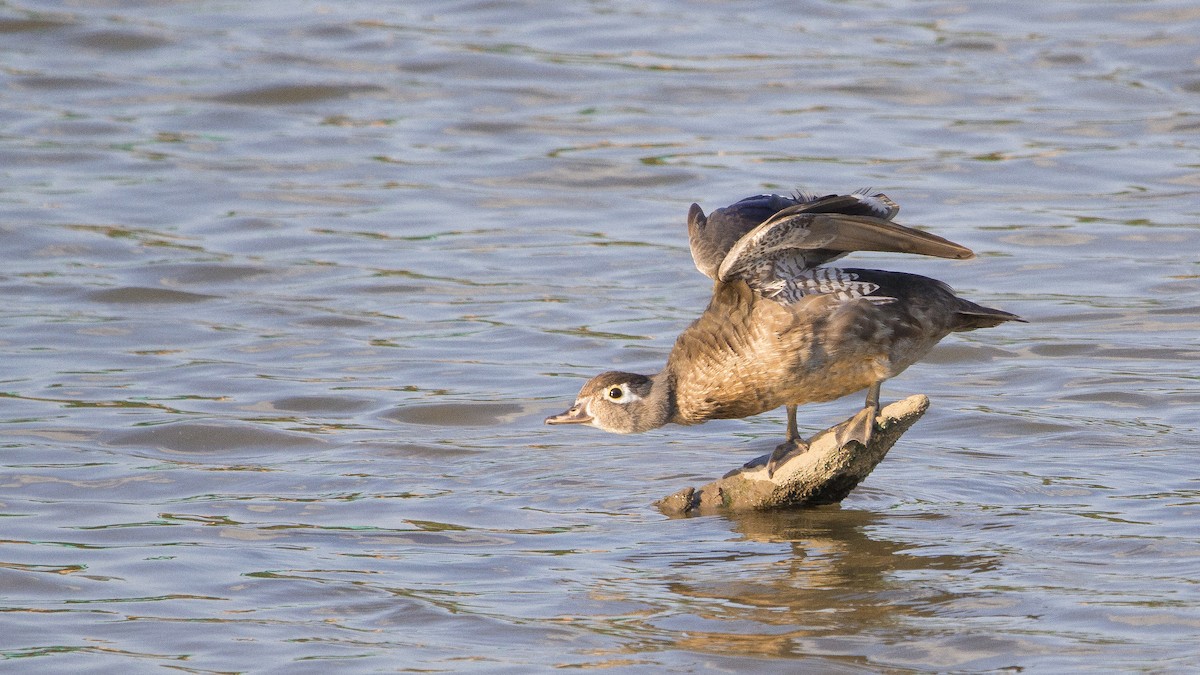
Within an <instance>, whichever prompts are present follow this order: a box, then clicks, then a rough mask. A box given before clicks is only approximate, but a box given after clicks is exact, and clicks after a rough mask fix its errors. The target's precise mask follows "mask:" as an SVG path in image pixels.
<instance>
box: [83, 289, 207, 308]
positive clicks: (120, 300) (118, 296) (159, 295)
mask: <svg viewBox="0 0 1200 675" xmlns="http://www.w3.org/2000/svg"><path fill="white" fill-rule="evenodd" d="M88 297H89V298H90V299H92V300H94V301H96V302H110V303H115V304H131V305H151V304H181V303H192V302H204V301H205V300H212V299H213V298H216V297H219V296H216V295H206V294H204V293H189V292H187V291H176V290H172V289H169V288H148V287H145V286H125V287H122V288H110V289H107V290H103V291H93V292H92V293H89V294H88Z"/></svg>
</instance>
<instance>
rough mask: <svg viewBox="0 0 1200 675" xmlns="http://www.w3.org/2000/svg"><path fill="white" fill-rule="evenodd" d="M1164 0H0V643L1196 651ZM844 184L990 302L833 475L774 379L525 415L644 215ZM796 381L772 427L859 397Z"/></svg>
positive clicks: (664, 271)
mask: <svg viewBox="0 0 1200 675" xmlns="http://www.w3.org/2000/svg"><path fill="white" fill-rule="evenodd" d="M1197 54H1200V10H1197V9H1196V8H1195V6H1194V3H1191V2H1183V1H1179V2H1169V1H1155V0H1149V1H1145V2H1107V3H1024V2H1012V3H988V4H985V3H952V2H938V1H934V2H920V3H917V2H872V3H859V2H848V3H845V2H838V3H835V2H803V3H783V2H778V3H752V4H746V3H731V4H721V3H700V2H683V3H679V2H654V1H653V0H652V1H651V2H621V1H619V0H612V1H609V0H597V1H596V2H588V3H528V4H523V3H501V2H406V3H387V4H384V3H365V2H363V3H355V2H343V3H296V2H278V1H271V0H267V1H264V2H255V3H227V2H195V3H156V2H137V3H128V2H105V1H103V0H96V1H91V0H88V1H83V2H41V3H27V2H5V3H2V4H0V65H2V69H0V102H2V105H0V178H2V180H0V260H2V261H3V267H2V268H0V285H2V288H3V298H4V303H3V306H2V309H0V326H2V332H0V354H2V359H3V361H2V362H3V368H2V369H0V380H2V383H0V396H2V400H0V422H2V423H3V427H2V429H3V434H2V436H0V439H2V448H3V450H2V455H0V457H2V459H3V461H2V468H0V515H3V516H4V517H3V519H2V520H0V523H2V524H3V537H2V539H3V542H2V543H0V609H2V610H3V611H0V657H2V658H3V659H4V661H3V663H4V665H6V666H11V667H17V668H20V669H23V670H28V671H37V672H64V673H67V672H69V673H79V672H118V671H129V672H134V671H136V672H150V671H154V672H159V671H161V670H163V669H170V670H178V671H185V672H217V671H251V672H287V673H304V672H313V673H316V672H321V673H324V672H331V671H335V670H336V672H374V671H404V670H418V671H478V672H529V671H542V670H550V669H556V668H590V669H610V670H616V671H635V670H645V671H647V672H708V671H711V672H720V671H738V672H749V671H754V672H799V671H806V672H812V671H824V672H875V671H878V670H888V671H893V672H895V671H904V670H909V669H911V670H918V671H980V670H993V671H994V670H1013V671H1015V670H1033V671H1040V672H1051V671H1053V672H1063V671H1078V670H1082V669H1088V668H1095V669H1112V670H1141V671H1149V672H1162V671H1187V670H1192V669H1195V668H1198V667H1200V647H1198V646H1197V645H1200V640H1198V639H1197V637H1198V635H1200V528H1198V526H1197V519H1198V517H1200V469H1197V458H1198V457H1200V454H1198V450H1200V443H1198V442H1197V435H1196V434H1197V422H1196V417H1197V410H1198V408H1200V386H1198V385H1200V368H1198V366H1197V360H1198V359H1200V265H1198V260H1200V256H1198V252H1200V227H1197V221H1198V219H1200V199H1198V193H1200V152H1198V151H1200V62H1198V61H1197ZM864 186H870V187H873V188H876V189H879V190H883V191H886V192H887V193H888V194H889V195H890V196H891V197H893V198H894V199H896V200H897V201H899V202H900V203H901V204H902V206H903V207H904V210H903V211H902V213H901V218H900V220H901V222H904V223H907V224H914V225H918V224H919V225H923V226H928V227H930V228H931V229H932V231H934V232H936V233H938V234H940V235H944V236H946V237H948V238H950V239H953V240H955V241H959V242H961V243H963V244H965V245H967V246H970V247H972V248H974V249H975V250H976V251H977V252H978V253H979V257H978V259H976V260H973V261H966V262H961V263H949V262H946V261H939V260H923V259H912V258H904V257H903V256H894V255H893V256H887V255H859V256H856V257H854V258H852V259H851V260H852V261H853V262H854V264H857V265H860V266H866V265H873V266H879V267H884V268H891V269H898V270H903V271H910V272H917V273H924V274H929V275H932V276H936V277H938V278H941V279H943V280H945V281H947V282H949V283H951V284H952V285H954V286H955V287H956V288H957V289H958V290H959V291H960V292H961V293H962V294H963V295H965V296H967V297H970V298H972V299H974V300H976V301H979V302H982V303H984V304H989V305H993V306H997V307H1002V308H1005V309H1008V310H1011V311H1015V312H1018V313H1021V314H1022V315H1024V316H1025V317H1026V318H1028V319H1030V320H1031V321H1032V323H1030V324H1029V325H1009V326H1004V327H1001V328H996V329H991V330H987V331H979V332H977V333H971V334H967V335H962V336H955V337H952V338H950V339H948V340H947V341H946V342H945V343H944V344H943V345H942V346H940V347H939V348H938V349H937V350H936V351H935V352H934V353H933V354H932V355H931V356H930V358H929V359H927V362H926V363H923V364H920V365H918V366H916V367H914V368H912V369H911V370H910V371H908V372H907V373H905V374H904V375H903V376H901V377H899V378H897V379H896V380H894V381H892V382H890V383H888V384H887V385H886V386H885V388H884V398H885V400H892V399H896V398H900V397H902V396H905V395H908V394H911V393H917V392H921V393H927V394H929V395H930V396H931V398H932V400H933V407H932V409H931V411H930V413H929V414H928V415H927V416H926V417H925V419H924V420H922V421H921V422H920V423H919V424H918V425H917V426H916V427H915V428H914V429H913V430H912V431H911V432H909V434H908V435H907V436H906V437H905V438H904V439H903V440H902V442H901V443H900V444H899V445H898V446H897V447H896V448H895V449H894V450H893V451H892V453H891V454H890V455H889V457H888V459H887V460H886V461H885V462H884V463H883V464H881V465H880V466H879V468H878V469H877V470H876V471H875V473H874V474H873V475H872V476H871V477H870V479H869V480H868V481H867V482H866V483H864V484H863V485H862V486H861V487H860V488H859V489H858V490H856V491H855V492H854V493H853V494H852V495H851V496H850V498H849V499H848V500H846V502H844V503H843V504H842V505H841V506H840V507H833V508H824V509H819V510H814V511H809V512H803V513H795V514H785V515H762V516H753V517H731V518H724V517H705V518H693V519H684V520H668V519H665V518H664V517H663V516H662V515H661V514H660V513H659V512H658V511H657V510H655V509H654V508H653V507H652V506H651V502H652V501H653V500H655V499H657V498H659V497H662V496H664V495H667V494H669V493H672V492H674V491H676V490H678V489H680V488H682V487H684V486H687V485H698V484H701V483H704V482H707V481H708V480H711V479H712V478H715V477H717V476H719V475H720V474H722V473H724V472H725V471H727V470H729V469H731V468H733V467H735V466H737V465H738V464H740V463H741V462H743V461H746V460H748V459H750V458H752V457H754V456H756V455H759V454H762V453H763V452H766V451H767V450H769V449H770V448H771V447H773V446H774V444H775V443H777V442H778V440H779V437H780V434H781V430H782V416H781V415H780V414H779V413H774V414H768V415H764V416H761V417H760V418H755V419H751V420H745V421H726V422H714V423H710V424H707V425H703V426H700V427H693V428H686V429H685V428H679V427H667V428H664V429H661V430H658V431H655V432H652V433H648V434H644V435H641V436H628V437H622V436H610V435H606V434H603V433H601V432H598V431H594V430H590V429H563V428H550V427H545V426H543V425H542V423H541V422H542V418H543V417H544V416H545V415H547V414H549V413H552V412H557V411H559V410H561V409H563V408H564V407H565V406H566V405H567V404H569V402H570V400H571V399H572V398H573V397H574V394H575V392H576V390H577V388H578V386H579V385H580V384H581V383H582V381H583V378H585V377H588V376H590V375H592V374H594V373H595V372H598V371H600V370H603V369H608V368H613V367H620V368H623V369H629V370H642V371H643V372H645V371H653V370H655V369H657V367H659V366H660V365H661V363H662V362H663V360H664V358H665V356H666V353H667V352H668V350H669V349H670V345H671V343H672V341H673V339H674V337H675V335H676V334H677V333H678V332H679V331H680V330H681V329H682V327H683V326H685V325H686V324H687V322H688V321H690V320H691V319H692V318H694V317H695V316H696V315H697V314H698V313H699V311H700V310H701V309H702V308H703V306H704V304H705V301H706V296H707V294H708V291H709V285H708V282H707V280H705V279H704V278H702V277H701V276H699V275H698V274H697V273H696V272H695V270H694V269H692V266H691V261H690V258H689V255H688V251H687V247H686V241H685V228H684V218H685V214H686V213H687V207H688V204H689V203H691V202H692V201H698V202H700V203H701V204H702V205H703V206H704V207H705V208H706V209H712V208H715V207H719V206H723V205H725V204H728V203H730V202H732V201H734V200H736V199H738V198H740V197H743V196H746V195H749V194H754V193H758V192H762V191H767V190H776V191H789V190H791V189H793V188H796V187H802V188H806V189H812V190H816V191H837V190H848V189H855V188H858V187H864ZM859 404H860V403H859V401H858V400H857V397H856V398H855V399H854V400H846V401H840V402H836V403H833V404H828V405H823V406H812V407H809V408H806V409H804V410H802V414H801V423H802V424H803V425H805V427H806V428H807V429H810V430H811V429H815V428H820V427H822V426H825V425H827V424H829V423H832V422H834V421H837V420H839V419H842V418H844V417H846V416H847V415H848V414H849V413H851V412H853V410H854V408H855V407H856V406H857V405H859Z"/></svg>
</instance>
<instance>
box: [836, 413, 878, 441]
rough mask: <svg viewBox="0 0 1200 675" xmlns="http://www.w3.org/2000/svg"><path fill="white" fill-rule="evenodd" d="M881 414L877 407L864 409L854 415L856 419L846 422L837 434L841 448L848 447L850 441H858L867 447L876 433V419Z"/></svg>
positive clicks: (852, 418)
mask: <svg viewBox="0 0 1200 675" xmlns="http://www.w3.org/2000/svg"><path fill="white" fill-rule="evenodd" d="M878 414H879V409H878V408H875V407H869V408H863V409H862V410H860V411H858V412H857V413H855V414H854V417H851V418H850V419H848V420H846V421H845V422H844V423H843V424H844V426H842V427H841V428H840V429H838V431H837V433H838V435H837V442H838V445H839V447H846V444H847V443H849V442H850V441H858V442H859V443H861V444H863V446H866V445H867V444H868V443H870V442H871V434H872V433H873V432H874V431H875V417H876V416H877V415H878Z"/></svg>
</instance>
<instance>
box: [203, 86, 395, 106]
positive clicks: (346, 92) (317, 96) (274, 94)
mask: <svg viewBox="0 0 1200 675" xmlns="http://www.w3.org/2000/svg"><path fill="white" fill-rule="evenodd" d="M383 91H385V90H384V88H383V87H378V86H375V85H366V84H363V85H354V84H277V85H268V86H265V87H255V88H253V89H239V90H236V91H231V92H227V93H224V94H217V95H215V96H210V97H209V100H210V101H216V102H218V103H234V104H237V105H266V106H275V105H296V104H299V103H315V102H317V101H328V100H331V99H343V98H350V97H352V96H355V95H357V94H371V93H379V92H383Z"/></svg>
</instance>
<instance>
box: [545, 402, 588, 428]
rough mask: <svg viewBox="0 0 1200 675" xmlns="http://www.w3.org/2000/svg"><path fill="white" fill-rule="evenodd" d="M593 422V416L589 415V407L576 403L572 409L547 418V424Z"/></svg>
mask: <svg viewBox="0 0 1200 675" xmlns="http://www.w3.org/2000/svg"><path fill="white" fill-rule="evenodd" d="M591 421H592V416H591V415H589V414H588V411H587V407H586V406H584V405H581V404H579V403H576V404H575V405H573V406H571V409H570V410H568V411H566V412H564V413H559V414H557V415H551V416H550V417H547V418H546V424H587V423H588V422H591Z"/></svg>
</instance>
